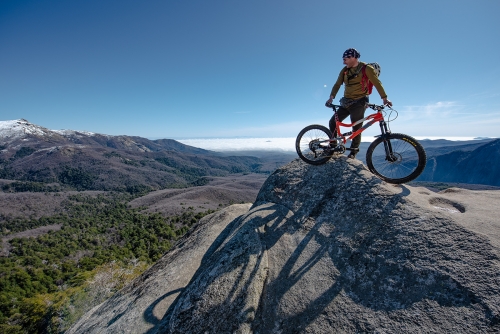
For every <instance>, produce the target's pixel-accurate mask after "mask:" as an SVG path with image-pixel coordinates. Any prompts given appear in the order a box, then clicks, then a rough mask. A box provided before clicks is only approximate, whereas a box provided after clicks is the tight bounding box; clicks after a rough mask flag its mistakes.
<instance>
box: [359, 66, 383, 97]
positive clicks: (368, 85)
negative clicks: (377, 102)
mask: <svg viewBox="0 0 500 334" xmlns="http://www.w3.org/2000/svg"><path fill="white" fill-rule="evenodd" d="M366 65H370V66H371V67H373V68H374V69H375V74H376V75H377V77H378V76H380V65H379V64H378V63H368V64H366ZM366 65H363V67H362V68H361V72H362V73H363V76H362V77H361V87H363V89H364V90H366V91H368V95H370V94H371V93H372V90H373V83H372V82H371V81H370V79H368V76H367V75H366Z"/></svg>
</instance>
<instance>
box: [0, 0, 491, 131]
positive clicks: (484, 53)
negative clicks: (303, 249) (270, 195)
mask: <svg viewBox="0 0 500 334" xmlns="http://www.w3.org/2000/svg"><path fill="white" fill-rule="evenodd" d="M499 13H500V1H498V0H474V1H472V0H471V1H467V0H421V1H402V0H390V1H373V0H372V1H364V0H361V1H356V2H352V1H332V0H328V1H327V0H308V1H305V0H302V1H299V0H255V1H248V0H247V1H240V0H184V1H179V0H163V1H160V0H148V1H129V0H119V1H118V0H116V1H107V0H98V1H96V0H72V1H66V0H64V1H57V0H50V1H49V0H45V1H41V0H38V1H23V0H16V1H9V0H3V1H1V2H0V120H11V119H19V118H25V119H28V120H29V121H30V122H32V123H35V124H39V125H42V126H44V127H47V128H50V129H73V130H86V131H92V132H98V133H105V134H112V135H118V134H126V135H137V136H142V137H148V138H199V137H212V138H213V137H270V138H272V137H293V136H295V135H296V134H297V133H298V132H299V131H300V130H301V129H302V128H303V127H304V126H306V125H308V124H312V123H320V124H324V125H327V124H328V120H329V118H330V116H331V112H330V111H329V109H327V108H325V107H324V102H325V101H326V100H327V99H328V96H329V92H330V89H331V87H332V85H333V83H334V82H335V79H336V77H337V75H338V73H339V71H340V69H341V68H342V66H343V65H342V59H341V57H342V53H343V51H344V50H345V49H347V48H349V47H355V48H357V49H358V50H359V51H360V53H361V60H362V61H366V62H373V61H375V62H378V63H379V64H380V65H381V67H382V73H381V77H380V78H381V80H382V83H383V85H384V87H385V89H386V92H387V93H388V95H389V98H390V99H391V100H392V101H393V103H394V108H395V109H396V110H398V111H399V117H398V119H397V120H396V121H394V122H393V123H391V128H392V130H393V131H394V132H402V133H407V134H410V135H413V136H428V137H453V136H459V137H464V136H470V137H476V136H489V137H500V102H499V98H500V80H499V79H498V78H499V77H500V62H498V59H499V54H500V20H499V19H498V14H499ZM325 86H326V87H325ZM341 91H343V88H341ZM338 97H340V95H339V96H338ZM336 101H338V98H337V99H336ZM380 101H381V100H380V97H379V96H378V94H377V93H376V91H375V92H374V93H373V94H372V95H371V102H375V103H378V102H380ZM377 130H378V129H377V128H376V127H372V128H371V129H370V130H369V131H368V132H367V135H370V134H372V135H373V134H376V131H377ZM370 131H371V132H370Z"/></svg>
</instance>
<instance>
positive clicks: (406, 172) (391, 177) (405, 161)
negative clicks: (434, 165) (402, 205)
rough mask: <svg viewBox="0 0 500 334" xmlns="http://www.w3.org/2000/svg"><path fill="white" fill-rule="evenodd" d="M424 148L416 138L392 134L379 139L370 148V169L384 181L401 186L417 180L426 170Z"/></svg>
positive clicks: (367, 158) (368, 153)
mask: <svg viewBox="0 0 500 334" xmlns="http://www.w3.org/2000/svg"><path fill="white" fill-rule="evenodd" d="M426 162H427V156H426V154H425V150H424V147H423V146H422V145H421V144H420V143H419V142H418V141H417V140H415V138H413V137H410V136H408V135H404V134H400V133H392V134H388V135H385V136H382V137H380V138H377V139H376V140H375V141H374V142H373V143H371V145H370V146H369V147H368V151H367V152H366V164H367V165H368V169H369V170H370V171H371V172H372V173H373V174H375V175H377V176H378V177H379V178H381V179H382V180H384V181H386V182H388V183H393V184H401V183H406V182H410V181H412V180H414V179H416V178H417V177H418V176H419V175H420V174H421V173H422V172H423V171H424V168H425V164H426Z"/></svg>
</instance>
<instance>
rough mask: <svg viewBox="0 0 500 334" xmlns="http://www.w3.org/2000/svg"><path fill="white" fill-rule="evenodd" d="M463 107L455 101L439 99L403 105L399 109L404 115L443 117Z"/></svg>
mask: <svg viewBox="0 0 500 334" xmlns="http://www.w3.org/2000/svg"><path fill="white" fill-rule="evenodd" d="M464 107H465V105H463V104H460V103H459V102H456V101H439V102H435V103H430V104H425V105H417V106H403V107H402V108H400V110H399V111H400V112H401V113H402V114H405V115H417V116H428V117H443V116H449V115H451V114H455V113H457V112H460V111H461V110H462V109H463V108H464Z"/></svg>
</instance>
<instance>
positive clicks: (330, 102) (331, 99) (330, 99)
mask: <svg viewBox="0 0 500 334" xmlns="http://www.w3.org/2000/svg"><path fill="white" fill-rule="evenodd" d="M332 102H333V97H331V96H330V98H329V99H328V101H326V103H325V105H328V104H332Z"/></svg>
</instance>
